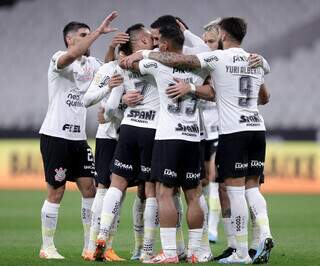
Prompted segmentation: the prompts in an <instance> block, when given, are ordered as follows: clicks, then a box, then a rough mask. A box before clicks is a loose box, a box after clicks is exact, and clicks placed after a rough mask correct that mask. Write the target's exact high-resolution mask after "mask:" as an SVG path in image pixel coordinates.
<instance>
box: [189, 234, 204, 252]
mask: <svg viewBox="0 0 320 266" xmlns="http://www.w3.org/2000/svg"><path fill="white" fill-rule="evenodd" d="M202 235H203V229H202V228H199V229H189V241H188V257H191V256H192V255H196V256H197V257H199V255H200V246H201V239H202Z"/></svg>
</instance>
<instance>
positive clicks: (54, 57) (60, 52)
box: [51, 50, 67, 64]
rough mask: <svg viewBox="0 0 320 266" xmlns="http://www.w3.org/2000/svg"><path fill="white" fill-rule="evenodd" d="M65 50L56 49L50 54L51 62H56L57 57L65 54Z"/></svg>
mask: <svg viewBox="0 0 320 266" xmlns="http://www.w3.org/2000/svg"><path fill="white" fill-rule="evenodd" d="M66 52H67V51H62V50H58V51H56V52H55V53H54V54H53V55H52V56H51V63H53V64H56V62H57V60H58V58H59V57H60V56H61V55H63V54H65V53H66Z"/></svg>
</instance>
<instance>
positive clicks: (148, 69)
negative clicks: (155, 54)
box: [139, 59, 160, 75]
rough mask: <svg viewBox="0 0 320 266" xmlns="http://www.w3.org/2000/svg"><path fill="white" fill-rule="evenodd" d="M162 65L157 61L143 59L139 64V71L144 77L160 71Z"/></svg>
mask: <svg viewBox="0 0 320 266" xmlns="http://www.w3.org/2000/svg"><path fill="white" fill-rule="evenodd" d="M159 67H160V64H159V63H158V62H157V61H154V60H149V59H143V60H141V61H140V62H139V70H140V73H141V74H142V75H146V74H151V75H153V74H155V73H156V72H158V71H159Z"/></svg>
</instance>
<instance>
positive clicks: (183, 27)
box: [176, 19, 187, 32]
mask: <svg viewBox="0 0 320 266" xmlns="http://www.w3.org/2000/svg"><path fill="white" fill-rule="evenodd" d="M176 22H177V23H178V25H179V28H180V30H181V31H182V32H184V31H186V30H187V28H186V27H185V26H184V25H183V24H182V23H181V22H180V21H179V20H178V19H176Z"/></svg>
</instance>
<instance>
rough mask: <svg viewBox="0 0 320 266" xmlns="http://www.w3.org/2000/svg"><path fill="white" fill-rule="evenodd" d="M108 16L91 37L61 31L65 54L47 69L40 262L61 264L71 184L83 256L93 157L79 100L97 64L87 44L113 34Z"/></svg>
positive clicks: (84, 30)
mask: <svg viewBox="0 0 320 266" xmlns="http://www.w3.org/2000/svg"><path fill="white" fill-rule="evenodd" d="M115 17H117V12H113V13H111V14H110V15H109V16H108V17H107V18H106V19H105V20H104V21H103V22H102V24H101V25H100V26H99V27H98V28H97V29H96V30H95V31H93V32H90V28H89V27H88V26H87V25H86V24H83V23H79V22H71V23H69V24H67V25H66V26H65V28H64V30H63V36H64V42H65V44H66V47H67V50H66V51H58V52H56V53H55V54H54V55H53V57H52V59H51V61H50V65H49V70H48V91H49V107H48V111H47V114H46V117H45V120H44V122H43V124H42V126H41V129H40V134H41V136H40V149H41V154H42V159H43V164H44V171H45V179H46V182H47V191H48V195H47V198H46V200H45V202H44V204H43V206H42V209H41V225H42V247H41V250H40V257H41V258H45V259H63V258H64V257H63V256H61V255H60V254H59V253H58V252H57V250H56V248H55V245H54V234H55V230H56V226H57V221H58V212H59V207H60V202H61V200H62V197H63V194H64V190H65V184H66V181H75V182H76V183H77V186H78V188H79V190H80V192H81V194H82V207H81V218H82V222H83V228H84V250H85V249H86V248H87V244H88V239H89V228H90V219H91V215H90V209H91V205H92V202H93V198H94V195H95V186H94V180H93V177H94V175H95V167H94V160H93V155H92V152H91V149H90V147H89V146H88V144H87V141H86V133H85V120H86V108H85V107H84V105H83V101H82V98H83V95H84V93H85V92H86V90H87V89H88V87H89V85H90V83H91V81H92V79H93V76H94V73H95V72H96V71H97V69H98V68H99V67H100V65H101V64H100V62H99V61H98V60H97V59H96V58H94V57H90V56H89V48H90V46H91V44H92V43H93V42H94V41H95V40H96V39H97V38H98V37H99V36H101V35H102V34H105V33H108V32H111V31H114V30H115V29H112V28H110V23H111V21H112V20H113V19H114V18H115Z"/></svg>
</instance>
